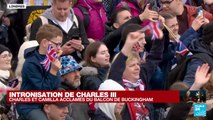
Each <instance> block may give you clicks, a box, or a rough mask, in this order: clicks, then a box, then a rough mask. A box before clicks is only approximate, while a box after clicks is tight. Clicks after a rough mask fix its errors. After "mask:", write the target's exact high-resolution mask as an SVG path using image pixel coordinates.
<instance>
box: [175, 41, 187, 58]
mask: <svg viewBox="0 0 213 120" xmlns="http://www.w3.org/2000/svg"><path fill="white" fill-rule="evenodd" d="M188 53H189V50H188V49H187V47H186V46H185V45H184V44H183V43H182V42H181V41H180V42H179V43H178V45H177V49H176V56H178V55H181V56H185V55H187V54H188Z"/></svg>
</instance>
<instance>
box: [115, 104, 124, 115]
mask: <svg viewBox="0 0 213 120" xmlns="http://www.w3.org/2000/svg"><path fill="white" fill-rule="evenodd" d="M123 108H124V103H116V105H115V113H119V114H120V113H121V111H122V110H123Z"/></svg>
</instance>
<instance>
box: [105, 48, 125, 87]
mask: <svg viewBox="0 0 213 120" xmlns="http://www.w3.org/2000/svg"><path fill="white" fill-rule="evenodd" d="M126 60H127V56H125V55H124V54H123V53H122V52H120V53H118V56H117V57H116V58H115V60H114V62H112V65H111V68H110V70H109V75H108V79H112V80H115V81H116V82H118V83H119V84H120V85H123V79H122V76H123V72H124V70H125V67H126Z"/></svg>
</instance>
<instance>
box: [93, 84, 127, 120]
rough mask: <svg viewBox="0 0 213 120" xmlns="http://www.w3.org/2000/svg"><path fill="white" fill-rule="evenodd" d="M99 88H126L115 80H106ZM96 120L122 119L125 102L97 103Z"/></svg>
mask: <svg viewBox="0 0 213 120" xmlns="http://www.w3.org/2000/svg"><path fill="white" fill-rule="evenodd" d="M98 90H125V89H124V87H122V86H121V85H120V84H118V83H117V82H115V81H113V80H105V81H104V82H103V83H102V84H101V85H100V87H99V89H98ZM95 106H96V108H97V109H96V111H95V115H94V120H122V118H121V115H120V114H121V112H122V110H123V108H124V103H96V104H95Z"/></svg>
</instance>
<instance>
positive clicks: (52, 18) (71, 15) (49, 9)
mask: <svg viewBox="0 0 213 120" xmlns="http://www.w3.org/2000/svg"><path fill="white" fill-rule="evenodd" d="M51 11H52V7H51V8H48V9H47V10H45V11H44V13H42V14H41V15H42V16H44V17H46V18H47V19H50V20H52V22H54V23H55V24H58V25H59V23H58V22H57V20H56V18H55V17H54V16H53V15H52V12H51ZM73 15H74V11H73V9H71V10H70V13H69V15H68V18H69V19H70V20H71V21H74V16H73Z"/></svg>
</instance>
